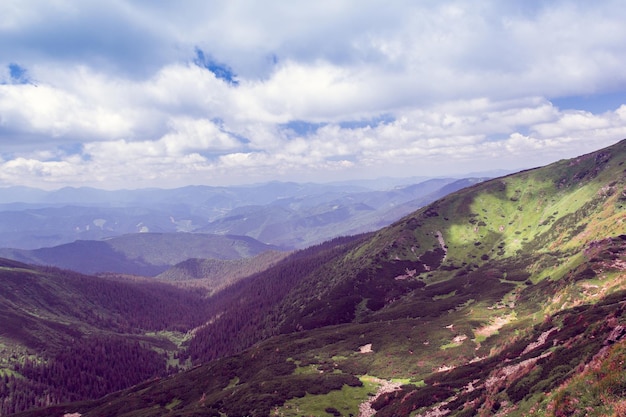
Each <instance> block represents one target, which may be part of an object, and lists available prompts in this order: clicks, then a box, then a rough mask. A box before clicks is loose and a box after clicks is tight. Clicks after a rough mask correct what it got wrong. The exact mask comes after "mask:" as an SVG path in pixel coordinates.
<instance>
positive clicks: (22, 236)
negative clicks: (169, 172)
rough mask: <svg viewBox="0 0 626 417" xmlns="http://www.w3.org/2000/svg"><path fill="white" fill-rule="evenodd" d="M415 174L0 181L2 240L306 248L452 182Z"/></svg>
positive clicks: (13, 244)
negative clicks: (258, 180)
mask: <svg viewBox="0 0 626 417" xmlns="http://www.w3.org/2000/svg"><path fill="white" fill-rule="evenodd" d="M418 180H419V182H418V183H413V184H409V185H407V184H404V183H403V182H400V180H391V179H389V181H386V182H385V183H384V184H386V185H388V186H389V188H386V189H385V190H379V189H378V188H366V187H364V186H361V185H357V184H349V183H346V184H312V183H305V184H299V183H291V182H287V183H283V182H271V183H266V184H256V185H249V186H237V187H208V186H189V187H182V188H176V189H168V190H163V189H155V188H149V189H139V190H115V191H106V190H98V189H95V188H88V187H83V188H71V187H67V188H62V189H60V190H56V191H42V190H36V189H31V188H25V187H8V188H0V202H2V203H1V204H0V247H10V248H19V249H39V248H43V247H52V246H58V245H61V244H65V243H71V242H74V241H76V240H102V239H105V238H109V237H115V236H121V235H125V234H133V233H141V232H152V233H175V232H205V233H221V234H239V235H246V236H250V237H254V238H256V239H260V240H262V241H263V242H265V243H268V244H273V245H278V246H288V245H295V246H297V247H299V248H303V247H306V246H309V245H310V244H313V243H319V242H322V241H324V240H327V239H331V238H333V237H337V236H340V235H342V234H346V233H354V232H358V231H363V230H375V229H378V228H380V227H382V226H386V225H388V224H389V223H390V222H391V221H395V220H397V219H398V218H399V217H401V216H402V215H404V214H407V213H409V212H411V211H413V210H415V209H417V208H419V207H421V206H422V205H424V204H426V203H428V202H431V201H433V199H436V198H437V195H436V193H437V191H438V189H439V188H440V187H443V186H446V185H448V184H450V183H451V182H454V181H455V180H454V179H430V180H423V179H416V181H418ZM365 184H368V185H369V186H370V187H380V186H382V185H384V184H382V183H378V182H368V183H365ZM397 184H402V185H401V186H397ZM429 194H432V196H431V197H428V195H429ZM365 201H370V202H373V203H374V204H373V205H371V204H367V203H366V202H365ZM381 203H384V204H381ZM406 204H410V205H408V206H406ZM400 205H402V207H404V210H403V211H400V212H395V213H394V214H395V215H396V216H398V217H393V218H391V220H389V214H390V213H391V212H390V211H389V210H390V209H391V208H393V207H399V206H400ZM396 211H397V210H396Z"/></svg>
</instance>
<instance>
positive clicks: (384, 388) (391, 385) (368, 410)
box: [359, 378, 402, 417]
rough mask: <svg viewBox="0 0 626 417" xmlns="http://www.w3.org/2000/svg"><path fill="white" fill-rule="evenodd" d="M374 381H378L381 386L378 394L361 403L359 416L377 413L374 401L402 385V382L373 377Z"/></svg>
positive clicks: (369, 416) (370, 415)
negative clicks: (373, 406)
mask: <svg viewBox="0 0 626 417" xmlns="http://www.w3.org/2000/svg"><path fill="white" fill-rule="evenodd" d="M372 382H375V383H378V384H380V386H379V387H378V390H377V391H376V395H374V396H373V397H371V398H370V399H369V400H367V401H365V402H364V403H361V404H360V405H359V417H372V416H373V415H374V414H376V410H374V409H373V408H372V404H374V401H376V400H377V399H378V398H379V397H380V396H381V395H383V394H387V393H389V392H393V391H396V390H398V389H400V386H401V385H402V383H400V382H392V381H387V380H384V379H380V378H372Z"/></svg>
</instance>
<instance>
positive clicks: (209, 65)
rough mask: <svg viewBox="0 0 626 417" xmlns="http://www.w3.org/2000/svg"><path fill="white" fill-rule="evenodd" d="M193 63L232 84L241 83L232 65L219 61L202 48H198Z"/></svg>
mask: <svg viewBox="0 0 626 417" xmlns="http://www.w3.org/2000/svg"><path fill="white" fill-rule="evenodd" d="M193 63H194V64H196V65H197V66H199V67H200V68H205V69H208V70H209V71H211V72H212V73H213V74H215V76H216V77H217V78H219V79H220V80H224V81H226V82H227V83H228V84H230V85H239V81H237V79H236V77H237V74H235V72H234V71H233V69H232V68H231V67H229V66H228V65H226V64H222V63H220V62H217V61H216V60H214V59H213V58H212V57H210V56H208V55H206V54H205V53H204V51H203V50H202V49H200V48H196V57H195V58H194V60H193Z"/></svg>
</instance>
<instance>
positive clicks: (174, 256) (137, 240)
mask: <svg viewBox="0 0 626 417" xmlns="http://www.w3.org/2000/svg"><path fill="white" fill-rule="evenodd" d="M277 249H278V248H277V247H275V246H272V245H266V244H264V243H261V242H259V241H257V240H255V239H252V238H249V237H246V236H230V235H219V236H218V235H209V234H202V233H136V234H131V235H124V236H118V237H113V238H110V239H106V240H99V241H92V240H83V241H76V242H73V243H67V244H64V245H60V246H54V247H50V248H41V249H33V250H25V249H0V256H1V257H5V258H9V259H14V260H17V261H20V262H24V263H29V264H36V265H53V266H56V267H59V268H64V269H71V270H73V271H78V272H82V273H85V274H94V273H101V272H115V273H121V274H133V275H143V276H154V275H157V274H160V273H162V272H164V271H166V270H167V269H168V268H169V267H170V266H172V265H175V264H177V263H179V262H182V261H185V260H187V259H189V258H213V259H224V260H234V259H241V258H248V257H252V256H255V255H258V254H260V253H262V252H265V251H269V250H277Z"/></svg>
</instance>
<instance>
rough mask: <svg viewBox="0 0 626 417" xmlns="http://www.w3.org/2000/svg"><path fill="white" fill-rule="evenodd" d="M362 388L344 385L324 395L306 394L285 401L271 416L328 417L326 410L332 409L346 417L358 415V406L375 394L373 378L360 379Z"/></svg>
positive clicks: (375, 387)
mask: <svg viewBox="0 0 626 417" xmlns="http://www.w3.org/2000/svg"><path fill="white" fill-rule="evenodd" d="M360 379H361V382H363V386H362V387H348V386H347V385H344V386H343V387H342V388H341V390H335V391H331V392H329V393H328V394H325V395H311V394H306V395H305V396H304V397H302V398H294V399H291V400H289V401H287V402H286V403H285V404H284V405H283V406H282V407H279V408H277V409H276V411H275V413H273V415H278V416H284V417H300V416H303V415H305V416H330V414H328V413H327V412H326V409H327V408H331V407H332V408H334V409H336V410H337V411H339V412H340V413H341V415H344V416H347V415H349V414H352V415H354V416H357V415H359V404H361V403H363V402H365V401H367V400H368V398H370V396H371V395H373V394H375V393H376V390H377V389H378V383H377V382H375V379H374V378H371V377H368V376H364V377H361V378H360Z"/></svg>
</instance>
